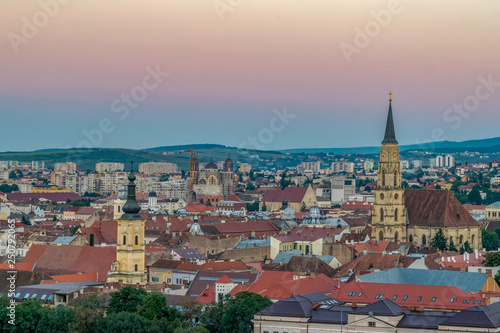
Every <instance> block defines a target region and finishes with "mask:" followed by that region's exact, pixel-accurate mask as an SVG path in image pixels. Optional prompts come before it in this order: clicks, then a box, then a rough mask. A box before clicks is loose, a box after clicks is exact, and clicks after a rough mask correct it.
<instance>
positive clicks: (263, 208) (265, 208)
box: [262, 202, 267, 212]
mask: <svg viewBox="0 0 500 333" xmlns="http://www.w3.org/2000/svg"><path fill="white" fill-rule="evenodd" d="M262 211H263V212H265V211H267V205H266V203H265V202H263V203H262Z"/></svg>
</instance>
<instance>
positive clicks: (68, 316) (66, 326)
mask: <svg viewBox="0 0 500 333" xmlns="http://www.w3.org/2000/svg"><path fill="white" fill-rule="evenodd" d="M45 309H46V310H44V311H43V312H42V318H41V319H40V322H39V323H38V327H37V329H36V332H37V333H42V332H44V333H45V332H46V333H66V332H70V324H71V323H72V322H73V317H74V315H75V310H73V308H71V307H69V306H63V305H59V306H56V307H55V308H45Z"/></svg>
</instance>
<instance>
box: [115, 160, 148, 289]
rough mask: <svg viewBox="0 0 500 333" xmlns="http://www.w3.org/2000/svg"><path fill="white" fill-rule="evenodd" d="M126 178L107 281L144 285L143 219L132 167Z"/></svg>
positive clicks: (145, 276) (145, 278)
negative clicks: (124, 195) (125, 199)
mask: <svg viewBox="0 0 500 333" xmlns="http://www.w3.org/2000/svg"><path fill="white" fill-rule="evenodd" d="M132 165H133V164H132ZM128 180H129V183H128V185H127V187H128V194H127V202H126V203H125V205H123V213H124V214H123V215H122V217H120V219H118V220H117V222H118V230H117V240H116V243H117V244H116V260H115V262H114V263H113V266H112V267H111V271H110V272H109V273H108V279H107V282H122V283H123V284H137V283H139V284H141V285H145V284H146V283H147V274H146V265H145V258H146V256H145V255H146V250H145V243H144V225H145V220H144V219H143V218H142V217H141V216H140V215H139V212H140V211H141V207H140V206H139V204H138V203H137V200H136V198H135V187H136V185H135V183H134V181H135V175H134V174H133V167H132V169H131V171H130V174H129V176H128Z"/></svg>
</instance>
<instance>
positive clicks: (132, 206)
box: [120, 162, 142, 220]
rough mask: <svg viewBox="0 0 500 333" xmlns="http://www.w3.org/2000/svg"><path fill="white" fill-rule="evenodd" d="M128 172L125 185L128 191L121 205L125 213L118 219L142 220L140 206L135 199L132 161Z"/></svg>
mask: <svg viewBox="0 0 500 333" xmlns="http://www.w3.org/2000/svg"><path fill="white" fill-rule="evenodd" d="M130 164H131V166H130V174H129V175H128V180H129V183H128V185H127V189H128V193H127V201H126V202H125V204H124V205H123V208H122V209H123V212H124V213H125V214H123V215H122V217H121V218H120V220H142V217H141V215H139V212H140V211H141V206H139V204H138V203H137V199H136V197H135V187H136V186H137V185H135V182H134V181H135V175H134V172H133V170H134V162H130Z"/></svg>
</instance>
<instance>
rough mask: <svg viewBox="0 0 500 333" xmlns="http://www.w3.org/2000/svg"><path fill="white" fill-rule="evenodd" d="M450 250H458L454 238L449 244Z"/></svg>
mask: <svg viewBox="0 0 500 333" xmlns="http://www.w3.org/2000/svg"><path fill="white" fill-rule="evenodd" d="M448 251H455V252H458V250H457V247H456V246H455V243H453V239H450V245H449V246H448Z"/></svg>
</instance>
